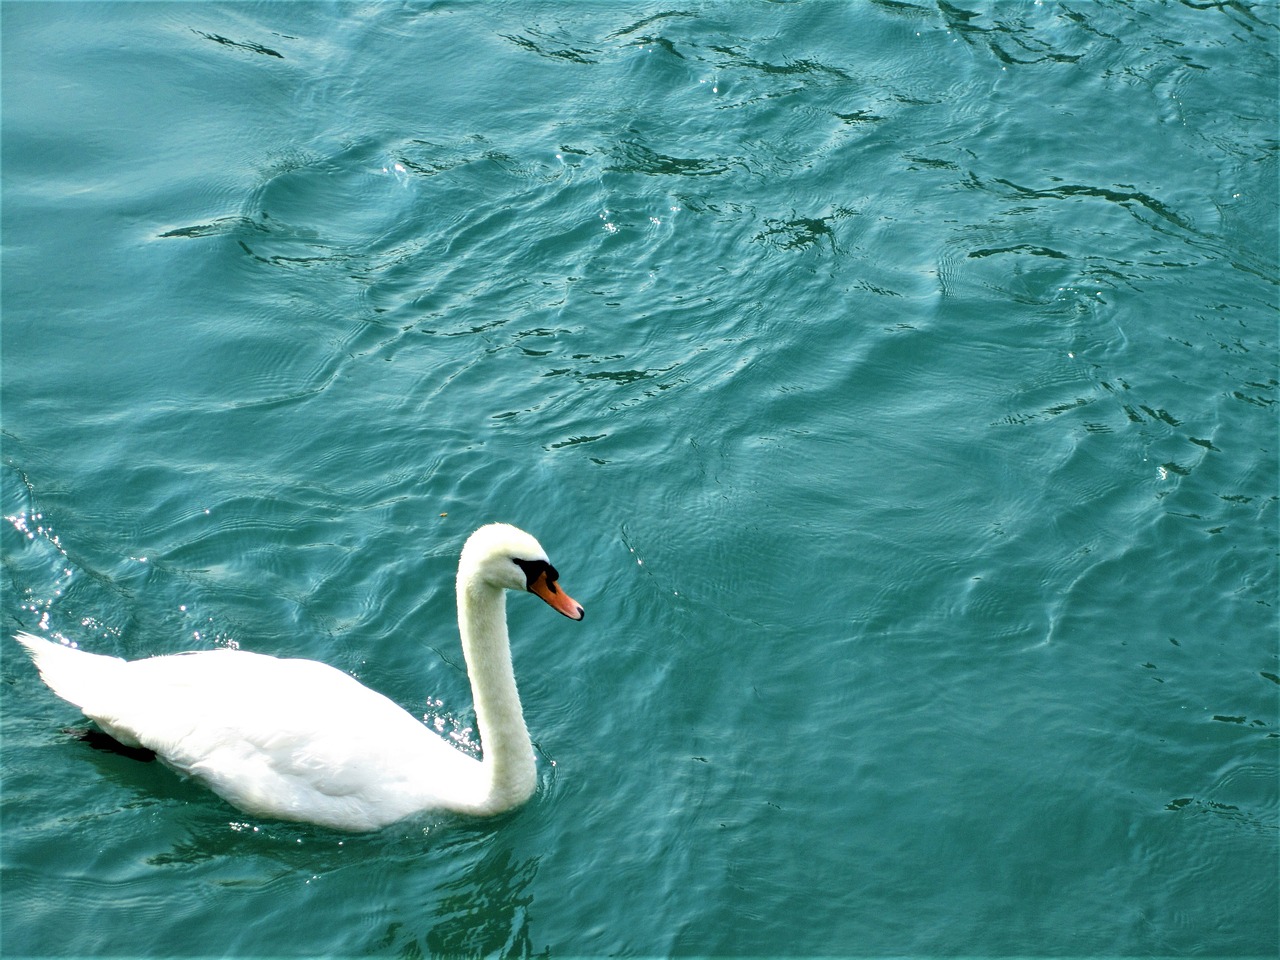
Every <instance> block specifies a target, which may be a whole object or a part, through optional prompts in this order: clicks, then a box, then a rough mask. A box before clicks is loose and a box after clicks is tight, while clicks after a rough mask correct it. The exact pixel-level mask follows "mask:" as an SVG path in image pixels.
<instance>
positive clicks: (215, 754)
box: [15, 524, 582, 830]
mask: <svg viewBox="0 0 1280 960" xmlns="http://www.w3.org/2000/svg"><path fill="white" fill-rule="evenodd" d="M557 579H558V577H557V574H556V571H555V568H554V567H553V566H551V564H550V563H549V562H548V560H547V556H546V553H545V552H544V551H543V549H542V547H541V546H539V544H538V542H537V541H536V540H534V538H533V537H531V536H529V534H527V533H524V532H523V531H521V530H518V529H516V528H515V527H511V526H508V525H506V524H490V525H488V526H485V527H481V528H480V529H479V530H477V531H476V532H475V533H474V534H472V535H471V537H470V539H468V541H467V543H466V546H464V547H463V551H462V557H461V560H460V561H459V565H458V581H457V593H458V626H459V631H460V633H461V636H462V649H463V656H464V657H465V659H466V661H467V669H468V672H469V675H470V679H471V687H472V694H473V696H474V698H475V710H476V726H477V728H478V730H479V734H480V737H481V741H482V743H483V748H484V759H483V760H482V761H481V760H476V759H475V758H474V757H472V756H470V755H468V754H465V753H463V752H461V751H460V750H458V749H457V748H455V747H454V746H453V745H452V744H450V743H449V742H448V741H447V740H445V739H443V738H441V737H440V736H438V735H437V734H436V733H435V732H433V731H432V730H430V729H428V728H427V727H426V726H424V725H423V724H422V722H420V721H419V720H418V719H416V718H415V717H413V716H412V715H410V714H409V713H408V712H406V711H405V710H403V709H401V708H400V707H399V706H397V705H396V704H395V703H393V702H392V701H391V700H388V699H387V698H386V697H384V696H383V695H382V694H380V693H377V692H375V691H373V690H370V689H369V688H368V687H365V686H363V685H362V684H361V683H359V682H358V681H357V680H355V679H354V678H353V677H351V676H349V675H348V674H345V673H343V672H342V671H341V670H338V669H336V668H334V667H331V666H329V665H327V664H324V663H319V662H317V661H314V660H297V659H281V658H278V657H271V656H265V655H263V654H258V653H248V652H245V651H241V650H222V649H220V650H205V651H195V652H191V653H180V654H176V655H172V656H161V657H152V658H150V659H147V660H121V659H119V658H117V657H107V656H101V655H99V654H93V653H87V652H85V651H83V650H79V649H76V648H74V647H70V646H65V645H63V644H60V643H55V642H53V641H50V640H47V639H44V638H42V637H38V636H35V635H33V634H30V633H20V634H18V635H17V637H16V638H15V639H17V640H18V642H20V643H21V644H22V645H23V646H25V647H26V648H27V650H28V652H29V653H30V654H31V657H32V659H33V660H34V661H35V663H36V666H37V667H38V668H39V670H40V676H41V677H42V678H43V679H44V681H45V682H46V683H47V684H48V685H49V686H50V687H51V688H52V689H53V691H54V693H56V694H57V695H58V696H60V697H62V698H63V699H64V700H67V701H69V702H71V703H73V704H75V705H76V706H78V707H79V708H80V709H81V710H82V711H83V712H84V714H85V716H87V717H89V718H91V719H92V720H94V721H95V722H96V723H97V724H98V726H100V727H101V728H102V729H103V730H104V731H105V732H106V733H108V734H110V735H111V736H112V737H114V738H115V739H117V740H118V741H120V742H121V743H123V744H125V745H126V746H132V747H139V746H140V747H146V748H148V749H150V750H153V751H154V752H155V754H156V755H157V756H158V757H159V758H160V759H161V760H163V761H164V762H165V763H166V764H168V765H169V766H171V767H173V768H174V769H176V770H178V771H180V772H182V773H184V774H186V775H188V776H191V777H194V778H196V779H197V780H200V781H201V782H203V783H205V784H206V785H208V786H209V787H210V789H212V790H213V791H214V792H215V793H217V794H218V795H219V796H221V797H223V798H224V799H226V800H227V801H228V802H230V803H232V804H234V805H235V806H236V807H239V808H240V809H241V810H244V811H245V812H247V813H250V814H253V815H257V816H263V817H274V818H279V819H284V820H302V821H307V822H311V823H317V824H322V825H325V826H329V827H335V828H338V829H343V830H371V829H375V828H377V827H381V826H385V825H386V824H389V823H393V822H395V821H396V820H400V819H402V818H404V817H407V816H409V815H410V814H414V813H417V812H420V811H423V810H450V811H455V812H458V813H464V814H472V815H487V814H494V813H500V812H502V811H504V810H509V809H511V808H512V807H515V806H518V805H519V804H521V803H523V802H524V801H525V800H527V799H528V798H529V796H530V795H531V794H532V793H533V790H534V787H535V785H536V771H535V768H534V758H533V746H532V743H531V742H530V740H529V733H528V730H527V728H526V727H525V723H524V716H523V712H522V710H521V706H520V698H519V693H518V692H517V689H516V683H515V675H514V672H513V670H512V666H511V652H510V644H509V642H508V637H507V624H506V605H505V593H504V591H506V590H528V591H530V592H532V593H535V594H537V595H538V596H540V597H542V598H543V599H544V600H546V601H547V603H549V604H550V605H551V606H552V607H554V608H555V609H556V610H558V611H560V612H561V613H563V614H564V615H565V616H568V617H571V618H573V619H575V620H580V619H581V618H582V607H581V606H579V605H578V604H577V603H576V602H575V601H573V600H572V599H571V598H570V597H569V596H568V595H567V594H566V593H564V591H562V590H561V589H560V588H559V586H558V584H557Z"/></svg>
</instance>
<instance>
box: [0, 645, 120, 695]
mask: <svg viewBox="0 0 1280 960" xmlns="http://www.w3.org/2000/svg"><path fill="white" fill-rule="evenodd" d="M13 639H15V640H17V641H18V642H19V643H20V644H22V645H23V646H24V647H26V648H27V653H29V654H31V659H32V660H33V661H35V665H36V669H38V670H39V671H40V679H41V680H43V681H44V682H45V683H47V684H48V685H49V689H51V690H52V691H53V692H54V693H56V694H57V695H58V696H60V697H61V698H62V699H63V700H66V701H67V702H68V703H74V704H75V705H76V706H77V707H79V708H80V709H81V710H83V711H84V712H85V714H86V715H88V716H94V715H95V714H97V713H98V712H99V711H100V709H101V707H100V701H101V699H102V696H103V693H104V692H107V691H110V690H111V689H112V688H113V687H115V686H116V682H115V681H116V679H117V677H118V676H119V673H120V669H121V668H122V667H123V666H124V665H125V661H124V660H121V659H120V658H119V657H106V656H103V655H102V654H98V653H87V652H85V651H84V650H78V649H76V648H75V647H71V646H67V645H65V644H61V643H55V642H54V641H52V640H46V639H45V638H44V637H37V636H36V635H35V634H34V633H25V632H24V633H19V634H16V635H15V636H14V638H13Z"/></svg>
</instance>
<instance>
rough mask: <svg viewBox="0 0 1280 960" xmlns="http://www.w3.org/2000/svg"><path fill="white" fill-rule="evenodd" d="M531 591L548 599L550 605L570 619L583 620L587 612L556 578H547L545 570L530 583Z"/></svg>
mask: <svg viewBox="0 0 1280 960" xmlns="http://www.w3.org/2000/svg"><path fill="white" fill-rule="evenodd" d="M529 592H530V593H535V594H537V595H538V596H540V597H541V598H542V599H543V600H545V601H547V605H548V606H550V607H551V608H552V609H553V610H558V611H559V612H560V613H563V614H564V615H565V616H566V617H568V618H569V619H570V620H581V619H582V617H583V615H584V613H585V611H584V610H583V609H582V604H580V603H578V601H577V600H574V599H573V597H571V596H569V595H568V594H567V593H565V592H564V591H563V590H561V589H560V588H559V587H558V586H557V585H556V582H555V581H554V580H548V579H547V572H546V571H545V570H544V571H542V572H541V573H540V574H538V576H537V579H535V580H534V581H533V582H532V583H531V584H529Z"/></svg>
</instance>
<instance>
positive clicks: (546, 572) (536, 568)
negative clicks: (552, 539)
mask: <svg viewBox="0 0 1280 960" xmlns="http://www.w3.org/2000/svg"><path fill="white" fill-rule="evenodd" d="M511 562H512V563H514V564H515V565H516V566H517V567H519V568H520V569H521V570H522V571H524V580H525V589H527V590H532V589H533V585H534V584H535V583H536V582H537V581H538V579H539V578H540V577H544V576H545V577H546V583H547V586H548V587H549V588H550V589H551V592H552V593H555V592H556V581H557V580H559V579H560V574H559V573H558V572H556V568H555V567H553V566H552V565H551V564H549V563H548V562H547V561H546V560H521V559H520V558H519V557H512V558H511Z"/></svg>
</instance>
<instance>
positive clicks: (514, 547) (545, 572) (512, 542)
mask: <svg viewBox="0 0 1280 960" xmlns="http://www.w3.org/2000/svg"><path fill="white" fill-rule="evenodd" d="M559 580H560V574H559V573H557V572H556V568H555V567H553V566H552V565H551V561H550V560H548V559H547V552H546V551H545V550H543V549H542V545H541V544H540V543H538V541H537V540H535V539H534V538H533V537H531V536H530V535H529V534H527V533H525V532H524V531H523V530H521V529H520V528H518V527H513V526H511V525H510V524H506V523H490V524H488V525H486V526H483V527H481V528H480V529H479V530H477V531H476V532H475V533H473V534H472V535H471V536H470V537H468V538H467V542H466V545H465V546H463V548H462V559H461V560H460V561H459V562H458V583H459V584H460V585H463V584H471V583H486V584H489V585H490V586H494V587H498V588H500V589H504V590H527V591H528V592H529V593H532V594H536V595H537V596H539V597H541V598H542V599H543V600H545V601H546V602H547V604H548V605H549V606H551V608H552V609H554V610H558V611H559V612H560V613H563V614H564V615H565V616H566V617H568V618H569V619H571V620H581V619H582V617H583V609H582V604H580V603H578V602H577V601H576V600H574V599H573V598H572V597H570V596H569V595H568V594H567V593H565V592H564V590H562V589H561V588H560V584H559Z"/></svg>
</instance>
